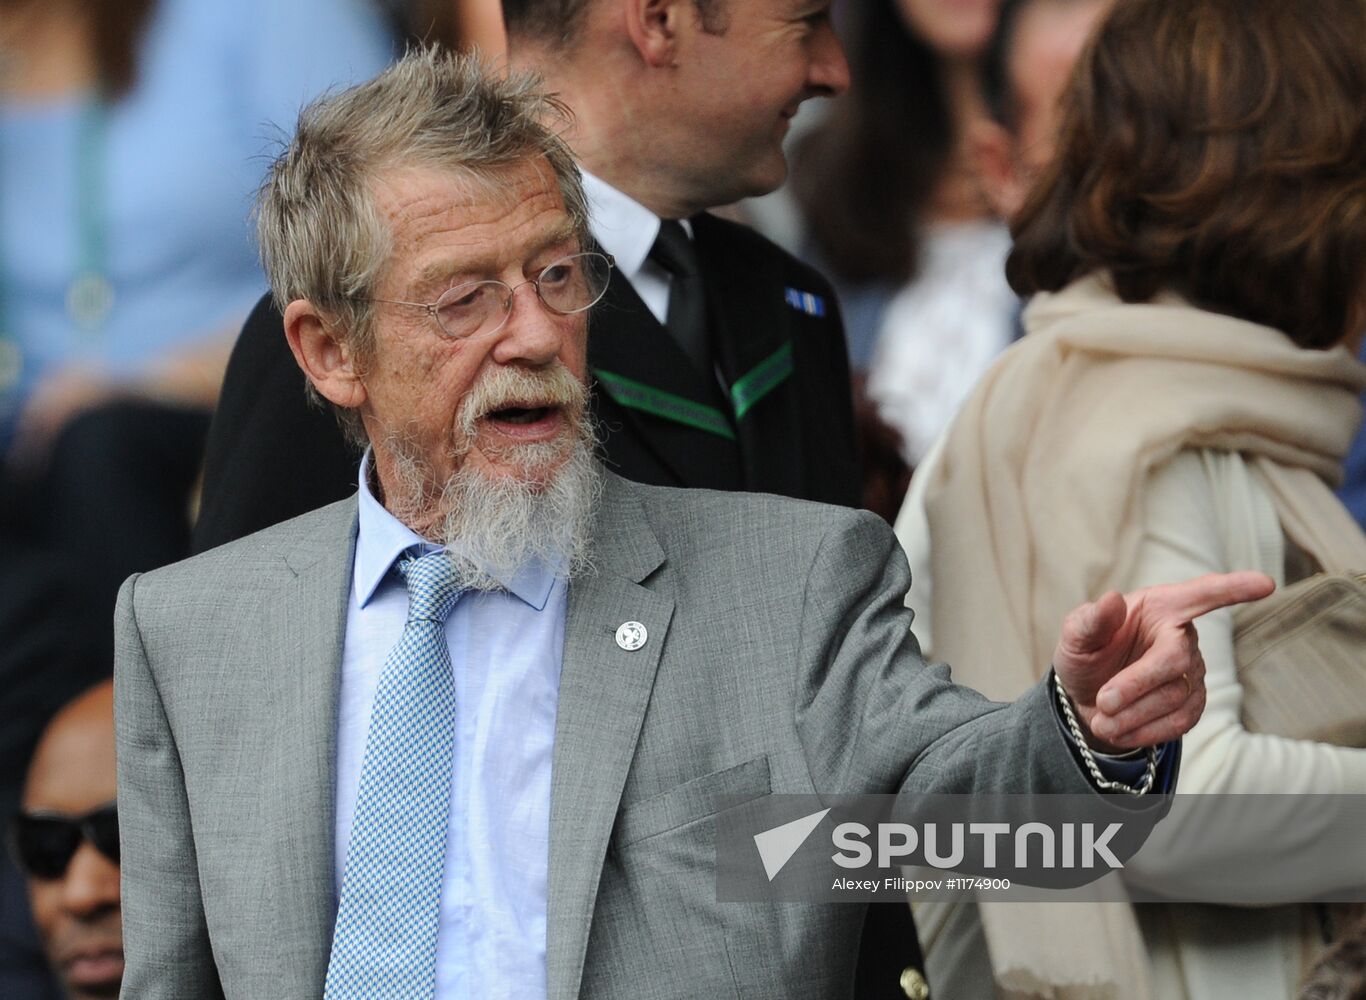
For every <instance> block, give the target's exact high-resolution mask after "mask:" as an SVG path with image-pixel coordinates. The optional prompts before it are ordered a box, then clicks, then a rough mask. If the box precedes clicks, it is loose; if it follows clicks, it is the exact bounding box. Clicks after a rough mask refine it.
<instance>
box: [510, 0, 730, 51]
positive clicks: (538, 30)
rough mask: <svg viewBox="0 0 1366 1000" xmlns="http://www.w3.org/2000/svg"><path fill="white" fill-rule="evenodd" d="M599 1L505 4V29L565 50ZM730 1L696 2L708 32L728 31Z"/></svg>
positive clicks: (515, 35)
mask: <svg viewBox="0 0 1366 1000" xmlns="http://www.w3.org/2000/svg"><path fill="white" fill-rule="evenodd" d="M595 2H597V0H503V26H504V28H505V29H506V31H507V33H508V37H509V38H523V39H528V40H530V41H535V42H540V43H541V44H543V45H550V46H552V47H553V48H564V47H565V46H567V45H568V44H569V43H570V42H572V41H573V40H574V37H575V35H577V34H578V31H579V27H580V26H581V25H582V24H583V18H584V14H585V12H586V11H587V10H588V7H589V5H590V4H592V3H595ZM728 2H729V0H693V4H694V5H695V6H696V7H697V10H698V12H699V13H700V14H701V15H702V25H703V27H704V28H706V30H707V31H711V32H715V33H717V34H720V33H721V32H723V31H725V29H726V25H725V6H726V4H727V3H728Z"/></svg>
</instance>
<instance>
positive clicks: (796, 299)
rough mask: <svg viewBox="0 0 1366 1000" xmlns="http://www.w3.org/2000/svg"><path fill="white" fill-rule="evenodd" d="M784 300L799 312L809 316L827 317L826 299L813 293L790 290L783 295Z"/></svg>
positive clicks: (798, 289) (795, 289)
mask: <svg viewBox="0 0 1366 1000" xmlns="http://www.w3.org/2000/svg"><path fill="white" fill-rule="evenodd" d="M783 298H784V299H785V300H786V302H787V304H788V305H790V306H791V307H792V308H793V309H795V310H797V312H802V313H806V314H807V315H808V316H824V315H825V299H823V298H821V297H820V296H819V295H815V294H813V293H811V292H804V291H802V290H801V289H800V288H789V289H788V290H787V291H786V292H784V293H783Z"/></svg>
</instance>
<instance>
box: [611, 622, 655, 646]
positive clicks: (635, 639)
mask: <svg viewBox="0 0 1366 1000" xmlns="http://www.w3.org/2000/svg"><path fill="white" fill-rule="evenodd" d="M648 638H650V633H649V632H647V631H645V626H644V625H642V624H641V623H640V622H622V623H621V625H620V626H619V627H618V628H617V645H618V646H620V647H621V648H622V649H624V650H626V651H627V652H628V653H633V652H635V651H636V650H637V649H639V648H640V647H641V646H643V645H645V640H646V639H648Z"/></svg>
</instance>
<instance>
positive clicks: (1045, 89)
mask: <svg viewBox="0 0 1366 1000" xmlns="http://www.w3.org/2000/svg"><path fill="white" fill-rule="evenodd" d="M1109 7H1110V0H1033V2H1031V3H1027V4H1026V5H1025V6H1024V7H1023V8H1022V9H1021V10H1020V12H1019V14H1018V15H1017V18H1016V21H1015V26H1014V29H1013V32H1012V35H1011V39H1010V49H1009V53H1008V57H1007V61H1006V73H1007V81H1006V82H1007V86H1008V87H1009V94H1008V100H1009V104H1010V114H1011V119H1012V122H1013V129H1012V130H1009V131H1008V130H1007V129H1005V128H1004V127H1003V126H1001V125H1000V124H998V123H996V122H994V121H986V120H983V121H980V122H978V123H976V124H975V125H974V126H973V136H972V140H973V146H974V155H975V157H976V161H977V169H978V174H979V177H980V178H981V181H982V187H983V190H984V191H985V193H986V195H987V198H988V199H989V200H990V202H991V204H992V207H993V208H994V209H995V210H996V213H997V214H998V215H1000V216H1001V217H1002V218H1004V219H1010V218H1013V217H1014V215H1015V214H1016V213H1017V212H1018V211H1019V210H1020V208H1021V207H1022V206H1023V205H1024V202H1025V198H1026V197H1027V196H1028V194H1029V189H1030V187H1031V186H1032V185H1033V183H1034V180H1035V179H1036V178H1037V177H1038V175H1039V173H1040V171H1042V170H1043V168H1044V166H1045V165H1046V164H1047V163H1048V161H1049V160H1051V159H1052V158H1053V152H1054V150H1055V149H1057V144H1058V128H1059V126H1060V124H1061V100H1062V96H1063V93H1064V92H1065V91H1066V89H1067V84H1068V82H1069V81H1070V80H1071V78H1072V70H1073V68H1074V67H1075V66H1076V63H1077V60H1078V59H1079V58H1080V56H1081V53H1082V50H1083V49H1085V47H1086V43H1087V41H1089V39H1090V37H1091V34H1092V33H1093V32H1094V31H1095V29H1096V26H1097V25H1098V24H1099V23H1100V21H1101V19H1102V18H1104V16H1105V13H1106V11H1107V10H1109Z"/></svg>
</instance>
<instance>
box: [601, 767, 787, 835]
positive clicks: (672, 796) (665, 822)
mask: <svg viewBox="0 0 1366 1000" xmlns="http://www.w3.org/2000/svg"><path fill="white" fill-rule="evenodd" d="M771 790H772V786H771V784H770V780H769V769H768V757H767V755H765V756H763V757H755V758H754V759H752V760H747V761H745V762H744V763H743V764H736V765H735V766H734V767H728V768H726V769H724V770H721V771H713V772H712V773H711V774H704V775H702V776H701V777H700V778H693V779H692V780H691V781H685V782H683V784H681V785H676V786H674V787H673V788H670V789H669V790H668V791H665V792H660V793H659V794H658V795H652V796H650V797H649V798H648V799H642V800H641V801H639V802H634V803H632V804H630V805H628V806H626V807H625V808H624V809H623V810H622V812H621V815H620V816H618V817H617V831H616V844H617V847H625V846H627V845H628V844H634V843H635V842H637V841H640V840H644V839H645V838H646V837H654V836H657V835H658V834H661V833H667V832H668V831H670V830H674V829H677V828H678V827H680V826H686V825H687V824H689V823H695V822H696V821H698V820H700V819H706V818H707V817H709V816H714V815H715V814H716V813H718V812H720V811H721V810H722V809H723V808H730V807H732V806H735V805H739V804H740V803H741V801H749V800H750V799H757V798H759V797H760V796H761V795H767V794H768V793H769V792H770V791H771ZM723 795H724V796H735V797H736V801H735V802H728V803H720V802H718V801H717V799H718V798H720V797H721V796H723Z"/></svg>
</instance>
